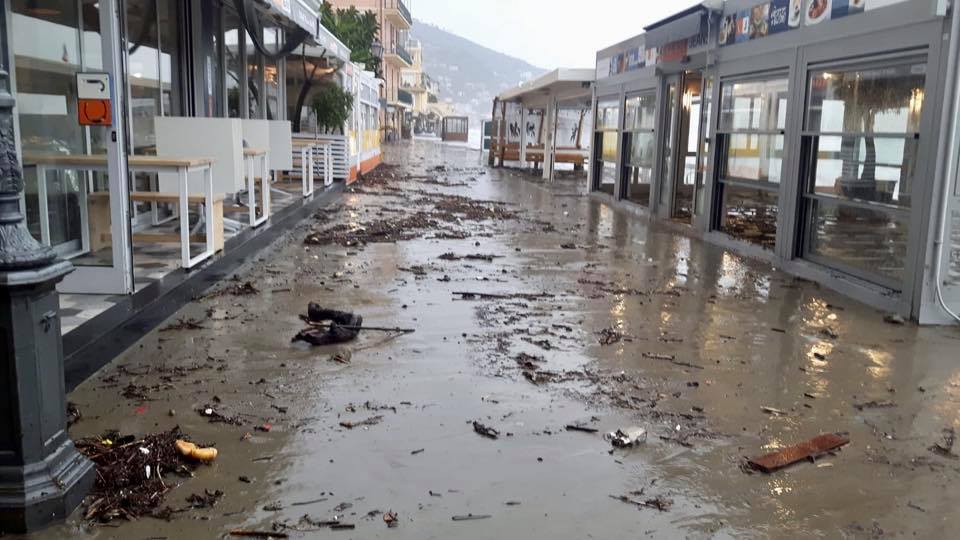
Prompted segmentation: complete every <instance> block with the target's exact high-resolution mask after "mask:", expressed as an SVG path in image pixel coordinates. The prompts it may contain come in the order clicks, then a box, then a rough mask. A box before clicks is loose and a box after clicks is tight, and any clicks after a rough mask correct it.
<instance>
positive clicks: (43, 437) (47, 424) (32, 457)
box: [0, 261, 95, 534]
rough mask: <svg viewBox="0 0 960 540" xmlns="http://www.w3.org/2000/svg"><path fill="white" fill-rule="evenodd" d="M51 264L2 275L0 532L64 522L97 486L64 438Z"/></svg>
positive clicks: (60, 264)
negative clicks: (94, 485) (93, 487)
mask: <svg viewBox="0 0 960 540" xmlns="http://www.w3.org/2000/svg"><path fill="white" fill-rule="evenodd" d="M71 269H72V266H71V265H70V263H68V262H65V261H55V262H53V263H52V264H47V265H43V266H39V267H35V268H30V269H24V270H14V271H6V272H4V271H0V389H2V392H3V394H2V397H0V534H2V533H5V532H9V533H25V532H32V531H36V530H38V529H42V528H44V527H47V526H49V525H52V524H54V523H58V522H62V521H63V520H64V519H66V517H67V515H69V514H70V513H71V512H72V511H73V509H74V508H76V507H77V505H79V504H80V502H81V501H82V500H83V497H84V496H85V495H86V494H87V492H88V491H89V490H90V488H91V487H92V486H93V481H94V474H95V471H94V467H93V463H92V462H90V461H89V460H87V458H85V457H83V456H82V455H81V454H80V453H79V452H78V451H77V449H76V447H75V446H74V445H73V441H71V440H70V437H69V434H68V433H67V418H66V409H67V406H66V396H65V393H64V382H63V345H62V342H61V340H60V316H59V311H60V302H59V298H58V296H57V290H56V284H57V283H58V282H59V281H60V280H62V279H63V276H65V275H66V274H67V273H69V272H70V271H71Z"/></svg>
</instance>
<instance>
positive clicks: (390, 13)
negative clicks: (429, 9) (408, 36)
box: [383, 0, 413, 30]
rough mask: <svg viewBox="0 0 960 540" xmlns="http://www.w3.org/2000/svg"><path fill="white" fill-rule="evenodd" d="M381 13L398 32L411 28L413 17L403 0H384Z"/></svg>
mask: <svg viewBox="0 0 960 540" xmlns="http://www.w3.org/2000/svg"><path fill="white" fill-rule="evenodd" d="M383 12H384V15H385V16H386V17H387V20H388V21H390V22H391V23H393V25H394V26H396V27H397V28H398V29H400V30H408V29H409V28H410V27H411V26H413V16H411V15H410V10H409V9H407V6H406V5H405V4H404V3H403V0H385V1H384V6H383Z"/></svg>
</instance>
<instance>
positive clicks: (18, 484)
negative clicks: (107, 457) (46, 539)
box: [0, 437, 95, 534]
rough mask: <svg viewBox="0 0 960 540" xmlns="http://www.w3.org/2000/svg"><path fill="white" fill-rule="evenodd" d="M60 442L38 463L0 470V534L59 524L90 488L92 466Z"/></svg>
mask: <svg viewBox="0 0 960 540" xmlns="http://www.w3.org/2000/svg"><path fill="white" fill-rule="evenodd" d="M63 439H64V440H63V443H62V444H61V446H60V448H59V449H58V450H57V451H56V452H55V453H53V454H51V455H50V456H48V457H47V458H46V459H44V460H42V461H39V462H36V463H31V464H29V465H26V466H23V467H17V466H9V467H0V533H4V532H6V533H16V534H22V533H29V532H34V531H38V530H40V529H43V528H46V527H48V526H50V525H53V524H56V523H60V522H62V521H63V520H65V519H66V518H67V516H69V515H70V513H71V512H73V510H74V509H75V508H77V506H79V505H80V503H81V502H82V501H83V498H84V497H85V496H86V495H87V493H88V492H89V491H90V489H91V488H92V487H93V482H94V475H95V471H94V466H93V463H92V462H91V461H90V460H88V459H87V458H85V457H83V456H82V455H80V453H79V452H77V449H76V448H74V446H73V441H71V440H70V439H69V438H67V437H64V438H63Z"/></svg>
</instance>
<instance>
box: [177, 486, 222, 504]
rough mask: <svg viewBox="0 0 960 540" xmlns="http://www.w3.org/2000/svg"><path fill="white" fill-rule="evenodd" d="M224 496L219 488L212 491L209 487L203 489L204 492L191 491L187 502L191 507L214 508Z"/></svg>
mask: <svg viewBox="0 0 960 540" xmlns="http://www.w3.org/2000/svg"><path fill="white" fill-rule="evenodd" d="M222 498H223V492H222V491H220V490H219V489H218V490H216V491H210V490H209V489H205V490H203V494H197V493H191V494H190V495H189V496H187V499H186V501H187V503H188V504H189V505H190V508H193V509H201V508H213V507H214V506H216V505H217V503H218V502H220V499H222Z"/></svg>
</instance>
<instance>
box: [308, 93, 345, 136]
mask: <svg viewBox="0 0 960 540" xmlns="http://www.w3.org/2000/svg"><path fill="white" fill-rule="evenodd" d="M313 110H314V112H315V113H316V114H317V124H319V125H320V127H322V128H324V129H326V130H327V131H328V132H335V131H338V130H339V131H343V126H344V125H345V124H346V123H347V120H348V119H349V118H350V112H351V111H352V110H353V94H351V93H350V92H348V91H346V90H344V89H343V88H340V87H339V86H337V84H335V83H333V82H325V83H322V84H321V85H320V87H319V88H318V89H317V92H316V93H315V94H314V97H313Z"/></svg>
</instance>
